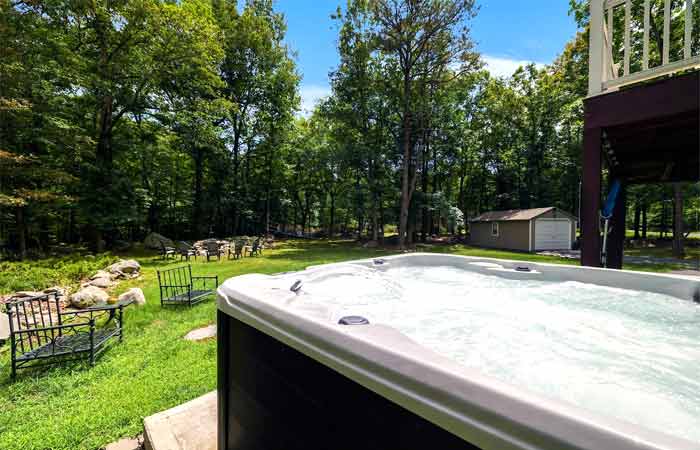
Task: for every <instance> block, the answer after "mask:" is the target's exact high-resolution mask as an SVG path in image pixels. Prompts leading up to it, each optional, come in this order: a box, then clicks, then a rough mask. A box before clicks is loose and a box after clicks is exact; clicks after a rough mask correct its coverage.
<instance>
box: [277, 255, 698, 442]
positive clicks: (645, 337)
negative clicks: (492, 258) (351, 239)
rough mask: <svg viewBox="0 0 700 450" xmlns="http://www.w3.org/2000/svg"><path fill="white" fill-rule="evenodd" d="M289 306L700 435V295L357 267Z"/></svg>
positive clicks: (590, 405) (307, 286)
mask: <svg viewBox="0 0 700 450" xmlns="http://www.w3.org/2000/svg"><path fill="white" fill-rule="evenodd" d="M289 307H290V308H292V309H296V310H298V311H299V312H301V313H304V311H314V312H315V313H318V311H319V310H322V311H325V314H327V316H328V317H327V318H328V319H329V320H331V321H333V322H334V323H337V321H338V319H339V318H341V317H344V316H349V315H360V316H363V317H366V318H367V319H369V321H370V323H381V324H386V325H389V326H391V327H393V328H396V329H397V330H399V331H401V332H403V333H404V334H406V335H407V336H408V337H410V338H412V339H413V340H415V341H416V342H418V343H420V344H422V345H424V346H426V347H428V348H430V349H432V350H433V351H435V352H437V353H440V354H443V355H445V356H447V357H449V358H451V359H453V360H455V361H457V362H459V363H461V364H463V365H465V366H467V367H470V368H474V369H477V370H479V371H481V372H482V373H484V374H487V375H490V376H492V377H494V378H497V379H499V380H501V381H504V382H507V383H510V384H513V385H516V386H520V387H523V388H526V389H529V390H531V391H533V392H536V393H539V394H542V395H545V396H548V397H550V398H555V399H559V400H563V401H566V402H569V403H571V404H574V405H577V406H579V407H582V408H585V409H588V410H590V411H593V412H596V413H601V414H607V415H612V416H615V417H617V418H619V419H623V420H626V421H629V422H632V423H636V424H639V425H642V426H646V427H648V428H651V429H655V430H658V431H661V432H665V433H668V434H673V435H676V436H680V437H684V438H686V439H689V440H691V441H695V442H700V307H699V306H698V305H697V304H694V303H693V302H690V301H685V300H680V299H677V298H674V297H670V296H666V295H660V294H655V293H649V292H643V291H633V290H623V289H616V288H609V287H603V286H598V285H593V284H585V283H579V282H571V281H569V282H552V281H541V280H537V279H536V278H535V277H534V276H533V279H531V280H511V279H507V278H503V277H500V276H497V275H487V274H482V273H477V272H472V271H468V270H463V269H460V268H456V267H451V266H432V267H417V266H400V267H391V266H390V265H389V266H383V267H378V268H376V269H374V268H367V267H364V266H361V265H352V264H348V265H343V266H338V267H335V268H333V269H330V270H327V271H324V272H321V274H320V275H319V274H316V275H315V276H314V275H313V274H312V275H311V276H310V277H309V278H308V279H305V280H304V284H303V288H302V289H301V292H300V295H298V296H297V297H296V298H295V300H293V302H292V303H291V304H290V305H289ZM320 307H322V309H319V308H320Z"/></svg>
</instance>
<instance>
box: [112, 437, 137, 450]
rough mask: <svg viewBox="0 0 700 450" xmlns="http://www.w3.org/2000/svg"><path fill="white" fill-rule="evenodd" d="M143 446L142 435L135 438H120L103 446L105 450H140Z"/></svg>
mask: <svg viewBox="0 0 700 450" xmlns="http://www.w3.org/2000/svg"><path fill="white" fill-rule="evenodd" d="M142 448H143V436H142V435H139V436H136V437H135V438H122V439H119V440H118V441H116V442H112V443H111V444H109V445H107V447H105V450H141V449H142Z"/></svg>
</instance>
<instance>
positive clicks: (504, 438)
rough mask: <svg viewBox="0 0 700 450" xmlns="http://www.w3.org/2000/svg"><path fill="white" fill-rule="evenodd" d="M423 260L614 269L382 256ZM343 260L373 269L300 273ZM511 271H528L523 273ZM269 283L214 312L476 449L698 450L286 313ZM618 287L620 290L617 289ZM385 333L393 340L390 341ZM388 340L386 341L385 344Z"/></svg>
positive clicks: (230, 284) (244, 281) (241, 281)
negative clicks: (355, 267)
mask: <svg viewBox="0 0 700 450" xmlns="http://www.w3.org/2000/svg"><path fill="white" fill-rule="evenodd" d="M417 256H420V257H421V258H416V257H417ZM425 258H428V259H432V260H433V261H452V262H457V261H461V262H462V263H470V262H494V263H498V264H501V265H503V266H504V267H507V266H509V265H513V266H515V265H522V264H527V265H528V266H530V267H536V268H537V269H539V271H542V272H544V273H547V272H549V270H548V269H550V268H552V269H558V270H556V272H559V271H560V270H561V269H563V268H564V269H569V270H579V271H587V272H588V273H589V274H596V273H609V274H614V273H617V274H619V273H620V272H621V271H610V270H607V269H596V268H581V267H571V266H563V265H557V264H542V263H530V262H527V263H525V262H518V261H510V260H497V259H490V258H480V257H464V256H456V255H441V254H405V255H397V256H393V257H384V258H383V259H384V260H385V261H387V262H391V261H397V260H398V261H401V260H406V259H408V261H411V260H413V261H411V262H416V259H417V260H418V262H420V261H421V260H423V261H424V260H425ZM346 264H362V265H368V264H372V259H363V260H357V261H350V262H345V263H334V264H327V265H320V266H311V267H309V268H308V269H307V270H306V271H303V272H304V273H307V274H308V273H312V272H316V271H319V270H324V269H328V268H332V267H338V266H342V265H346ZM419 265H424V264H419ZM300 273H301V272H300ZM628 273H629V274H631V275H633V276H634V277H642V278H646V279H647V281H661V280H665V281H666V282H668V281H673V280H675V281H681V282H684V283H689V284H690V285H693V286H697V285H699V284H700V283H699V282H698V280H694V279H692V278H689V277H678V276H668V275H658V274H647V273H637V272H629V271H628ZM498 275H502V274H501V273H498ZM518 275H530V274H529V273H522V272H521V273H518ZM286 276H289V274H286ZM275 278H276V277H275V276H269V275H258V274H250V275H243V276H240V277H236V278H232V279H230V280H227V281H226V282H225V283H224V284H223V285H222V286H221V287H220V288H219V290H218V294H219V295H218V297H219V298H218V305H219V309H220V310H221V311H223V312H225V313H227V314H229V315H231V316H233V317H235V318H236V319H239V320H241V321H242V322H244V323H246V324H247V325H250V326H253V327H255V328H257V329H259V330H260V331H263V332H264V333H266V334H268V335H270V336H272V337H274V338H276V339H278V340H280V341H282V342H283V343H285V344H287V345H289V346H290V347H292V348H295V349H296V350H298V351H300V352H302V353H303V354H305V355H307V356H309V357H311V358H313V359H315V360H317V361H318V362H320V363H322V364H324V365H326V366H329V367H331V368H333V369H334V370H336V371H337V372H339V373H341V374H342V375H344V376H346V377H348V378H350V379H352V380H354V381H355V382H358V383H359V384H361V385H363V386H365V387H367V388H369V389H371V390H372V391H374V392H376V393H378V394H379V395H382V396H384V397H386V398H388V399H389V400H392V401H394V402H395V403H397V404H399V405H401V406H403V407H404V408H406V409H408V410H410V411H413V412H414V413H416V414H418V415H420V416H422V417H424V418H425V419H427V420H430V421H431V422H433V423H435V424H437V425H438V426H440V427H442V428H444V429H446V430H448V431H450V432H452V433H453V434H456V435H458V436H460V437H461V438H463V439H465V440H468V441H469V442H471V443H473V444H475V445H478V446H480V447H481V448H484V449H491V448H494V449H495V448H498V449H503V448H508V449H545V448H556V449H574V448H576V449H610V450H615V449H621V450H622V449H669V450H670V449H674V450H689V449H698V448H700V447H698V445H697V444H695V443H692V442H690V441H686V440H683V439H680V438H677V437H674V436H669V435H665V434H663V433H659V432H656V431H654V430H649V429H647V428H643V427H640V426H637V425H634V424H629V423H626V422H624V421H620V420H617V419H614V418H609V417H605V416H599V415H595V414H593V413H589V412H587V411H584V410H582V409H579V408H577V407H576V406H573V405H569V404H565V403H564V402H560V401H558V400H551V399H547V398H544V397H542V396H539V395H537V394H533V393H531V392H527V391H526V390H525V389H521V388H517V387H514V386H511V385H508V384H506V383H502V382H500V381H497V380H495V379H493V378H490V377H487V376H485V375H483V374H481V373H480V372H477V371H475V370H473V369H468V368H466V367H464V366H461V365H459V364H457V363H455V362H453V361H452V360H450V359H449V358H446V357H442V356H440V355H437V354H435V353H434V352H432V351H431V350H430V349H427V348H425V347H422V346H420V345H419V344H416V343H414V342H413V341H411V340H410V339H409V338H408V337H406V336H405V335H403V334H401V333H400V332H398V331H397V330H394V329H393V328H391V327H388V326H384V325H365V326H361V327H346V326H342V325H336V324H332V323H330V322H327V321H322V320H319V319H317V318H313V317H309V316H305V315H300V314H296V313H293V312H291V311H289V310H288V309H286V308H284V307H283V305H284V304H285V301H286V300H288V299H290V298H293V297H294V296H295V294H294V293H292V292H289V291H284V290H278V291H275V292H271V291H268V292H265V293H264V294H263V289H261V288H260V286H264V285H265V283H266V282H267V283H269V282H270V281H271V280H273V279H275ZM615 286H616V287H620V286H619V284H615ZM684 290H685V289H684ZM258 297H263V300H260V299H259V298H258ZM389 330H390V333H389ZM388 334H391V336H390V337H389V338H387V335H388ZM377 338H379V340H376V339H377ZM387 340H389V341H390V342H385V341H387ZM436 399H437V400H436Z"/></svg>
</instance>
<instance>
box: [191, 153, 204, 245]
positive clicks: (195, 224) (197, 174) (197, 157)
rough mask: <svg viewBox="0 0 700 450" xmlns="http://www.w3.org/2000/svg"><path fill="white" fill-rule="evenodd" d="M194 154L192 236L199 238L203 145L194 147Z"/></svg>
mask: <svg viewBox="0 0 700 450" xmlns="http://www.w3.org/2000/svg"><path fill="white" fill-rule="evenodd" d="M193 155H194V196H193V198H192V201H193V203H194V205H193V208H192V238H194V239H198V238H199V237H200V236H201V234H200V233H201V232H202V230H201V224H202V211H203V209H202V180H203V178H204V174H203V171H204V152H203V150H202V148H201V147H199V146H195V147H194V148H193Z"/></svg>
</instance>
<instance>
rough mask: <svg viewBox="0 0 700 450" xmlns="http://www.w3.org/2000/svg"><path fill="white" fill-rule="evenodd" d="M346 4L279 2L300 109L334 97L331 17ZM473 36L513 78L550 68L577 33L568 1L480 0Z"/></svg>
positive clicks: (332, 0) (500, 72)
mask: <svg viewBox="0 0 700 450" xmlns="http://www.w3.org/2000/svg"><path fill="white" fill-rule="evenodd" d="M345 2H346V0H276V2H275V6H276V9H277V10H278V11H281V12H283V13H284V14H285V17H286V19H287V38H286V42H287V44H288V45H289V47H290V48H291V50H292V51H294V52H295V53H296V57H295V59H296V62H297V65H298V68H299V71H300V73H301V75H302V76H303V79H302V82H301V97H302V111H307V112H308V111H310V110H311V109H313V106H314V104H315V103H316V101H317V100H318V99H319V98H321V97H323V96H326V95H328V94H329V93H330V87H329V84H328V73H329V72H330V71H331V70H333V69H334V68H335V67H336V66H337V64H338V52H337V49H336V46H337V41H338V38H337V36H338V30H337V25H336V23H335V22H334V21H333V20H331V18H330V15H331V14H332V13H333V12H334V11H335V10H336V8H337V6H338V5H339V4H345ZM477 4H478V5H479V7H480V9H479V13H478V15H477V16H476V18H474V19H473V21H472V23H471V29H472V38H473V39H474V40H475V42H476V43H477V49H478V50H479V52H481V54H482V58H483V60H484V61H485V62H486V65H487V68H488V69H489V70H490V71H491V73H492V74H494V75H496V76H508V75H511V74H512V73H513V72H514V71H515V69H516V68H517V67H518V66H519V65H522V64H524V63H527V62H534V63H537V64H547V63H550V62H552V61H553V60H554V58H556V56H557V55H558V54H559V53H560V52H561V51H562V49H563V48H564V44H565V43H566V42H567V41H569V40H570V39H571V38H573V37H574V35H575V34H576V23H575V22H574V19H573V18H572V17H570V16H569V15H568V10H569V2H568V0H477Z"/></svg>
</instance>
